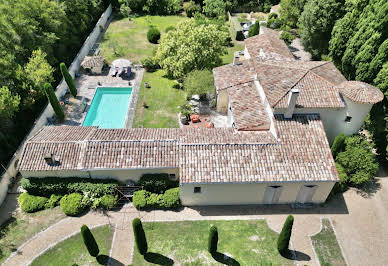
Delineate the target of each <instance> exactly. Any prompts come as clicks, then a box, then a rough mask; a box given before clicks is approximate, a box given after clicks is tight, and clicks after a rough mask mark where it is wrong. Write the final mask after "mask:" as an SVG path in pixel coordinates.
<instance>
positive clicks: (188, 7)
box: [183, 0, 201, 18]
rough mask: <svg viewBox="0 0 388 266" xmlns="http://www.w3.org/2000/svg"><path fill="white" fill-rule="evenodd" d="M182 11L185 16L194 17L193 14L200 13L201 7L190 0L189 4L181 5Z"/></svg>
mask: <svg viewBox="0 0 388 266" xmlns="http://www.w3.org/2000/svg"><path fill="white" fill-rule="evenodd" d="M183 10H184V11H185V12H186V15H187V16H188V17H189V18H191V17H192V16H194V14H195V12H200V11H201V6H200V5H197V4H195V2H194V1H192V0H191V1H190V2H185V3H183Z"/></svg>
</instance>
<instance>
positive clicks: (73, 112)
mask: <svg viewBox="0 0 388 266" xmlns="http://www.w3.org/2000/svg"><path fill="white" fill-rule="evenodd" d="M108 71H109V69H105V70H104V71H103V73H102V74H101V75H86V74H81V76H80V77H78V78H76V79H75V83H76V87H77V89H78V95H77V97H76V98H73V97H72V96H71V95H70V94H67V95H66V96H64V97H65V98H67V99H68V100H69V103H68V104H65V105H64V106H63V107H64V111H65V115H66V118H65V121H64V123H63V124H65V125H70V126H81V125H82V123H83V121H84V119H85V117H86V114H87V112H88V109H89V107H90V104H91V103H92V100H93V97H94V94H95V93H96V88H97V87H98V86H103V87H132V96H131V103H130V108H129V110H128V114H127V122H126V124H125V128H131V127H132V121H133V116H134V114H135V110H136V102H137V97H138V94H139V89H140V85H141V81H142V78H143V74H144V69H142V68H140V69H138V70H136V69H135V68H132V74H131V76H130V77H129V78H126V77H123V78H122V77H118V76H117V77H112V76H111V75H109V73H108ZM61 100H64V99H61ZM83 101H85V102H86V104H87V106H86V108H83V106H82V102H83ZM82 109H84V110H82Z"/></svg>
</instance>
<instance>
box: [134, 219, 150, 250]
mask: <svg viewBox="0 0 388 266" xmlns="http://www.w3.org/2000/svg"><path fill="white" fill-rule="evenodd" d="M132 227H133V234H134V235H135V242H136V247H137V249H138V250H139V253H140V254H141V255H145V254H146V253H147V250H148V245H147V239H146V235H145V232H144V229H143V225H142V223H141V221H140V219H139V218H135V219H134V220H133V221H132Z"/></svg>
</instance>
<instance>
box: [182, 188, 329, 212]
mask: <svg viewBox="0 0 388 266" xmlns="http://www.w3.org/2000/svg"><path fill="white" fill-rule="evenodd" d="M334 184H335V182H279V183H275V182H274V183H245V184H244V183H229V184H202V185H201V184H181V186H180V197H181V201H182V204H183V205H185V206H200V205H242V204H263V200H264V193H265V190H266V188H267V186H274V185H279V186H283V188H282V192H281V194H280V198H279V202H278V204H287V203H293V202H295V201H296V197H297V195H298V193H299V190H300V189H301V187H302V186H304V185H316V186H318V187H317V190H316V191H315V194H314V196H313V203H323V202H325V201H326V199H327V197H328V195H329V193H330V191H331V189H332V188H333V186H334ZM194 187H201V193H194Z"/></svg>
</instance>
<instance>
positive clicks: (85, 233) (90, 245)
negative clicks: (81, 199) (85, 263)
mask: <svg viewBox="0 0 388 266" xmlns="http://www.w3.org/2000/svg"><path fill="white" fill-rule="evenodd" d="M81 235H82V240H83V241H84V244H85V246H86V248H87V249H88V252H89V254H90V256H92V257H97V256H98V253H100V249H99V248H98V245H97V242H96V239H95V238H94V236H93V234H92V232H90V230H89V227H87V226H86V225H83V226H82V227H81Z"/></svg>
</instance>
